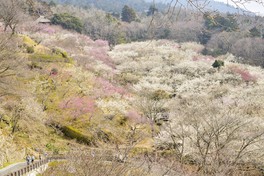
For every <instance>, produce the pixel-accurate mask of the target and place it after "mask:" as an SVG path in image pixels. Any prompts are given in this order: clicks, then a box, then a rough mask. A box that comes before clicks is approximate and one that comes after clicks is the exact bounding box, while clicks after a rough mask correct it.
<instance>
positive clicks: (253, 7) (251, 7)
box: [216, 0, 264, 16]
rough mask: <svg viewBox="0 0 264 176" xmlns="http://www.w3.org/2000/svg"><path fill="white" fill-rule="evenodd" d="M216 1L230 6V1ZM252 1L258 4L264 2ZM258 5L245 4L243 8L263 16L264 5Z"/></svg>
mask: <svg viewBox="0 0 264 176" xmlns="http://www.w3.org/2000/svg"><path fill="white" fill-rule="evenodd" d="M216 1H220V2H224V3H227V2H228V3H229V4H230V5H232V2H231V0H216ZM236 1H238V0H236ZM252 1H258V2H260V3H261V2H262V3H264V0H252ZM260 3H257V2H251V3H246V4H245V7H246V8H247V10H249V11H251V12H255V13H258V14H261V15H262V16H263V15H264V5H263V4H262V5H261V4H260ZM233 5H234V4H233ZM240 7H241V8H243V6H240Z"/></svg>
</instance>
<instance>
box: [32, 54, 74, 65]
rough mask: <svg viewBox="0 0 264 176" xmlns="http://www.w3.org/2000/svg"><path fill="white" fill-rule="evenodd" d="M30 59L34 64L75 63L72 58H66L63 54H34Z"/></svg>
mask: <svg viewBox="0 0 264 176" xmlns="http://www.w3.org/2000/svg"><path fill="white" fill-rule="evenodd" d="M29 59H30V60H31V61H34V62H65V63H73V59H72V58H68V57H67V58H65V57H63V56H62V55H61V54H60V55H57V54H33V55H30V56H29Z"/></svg>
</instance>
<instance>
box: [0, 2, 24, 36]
mask: <svg viewBox="0 0 264 176" xmlns="http://www.w3.org/2000/svg"><path fill="white" fill-rule="evenodd" d="M23 6H24V3H23V1H19V0H8V1H6V0H0V19H1V20H2V21H3V23H4V31H6V30H7V28H8V27H9V28H10V29H11V30H12V34H14V33H15V31H16V27H17V25H18V24H19V23H20V22H21V21H22V19H23V16H24V12H23V9H22V7H23Z"/></svg>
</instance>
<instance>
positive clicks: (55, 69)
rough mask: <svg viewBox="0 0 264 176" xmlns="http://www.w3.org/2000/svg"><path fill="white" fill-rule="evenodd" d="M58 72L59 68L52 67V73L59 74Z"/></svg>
mask: <svg viewBox="0 0 264 176" xmlns="http://www.w3.org/2000/svg"><path fill="white" fill-rule="evenodd" d="M57 74H58V69H57V68H52V69H51V71H50V75H57Z"/></svg>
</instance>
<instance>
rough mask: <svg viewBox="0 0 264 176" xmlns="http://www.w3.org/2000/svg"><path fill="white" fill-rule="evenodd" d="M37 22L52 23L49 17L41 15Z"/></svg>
mask: <svg viewBox="0 0 264 176" xmlns="http://www.w3.org/2000/svg"><path fill="white" fill-rule="evenodd" d="M36 22H37V23H51V21H50V20H49V19H47V18H46V17H45V16H40V17H39V18H38V19H37V20H36Z"/></svg>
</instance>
